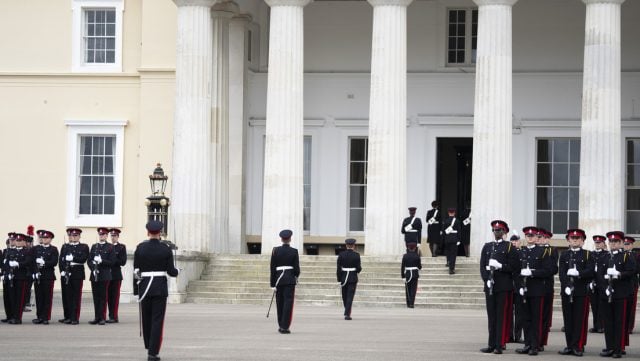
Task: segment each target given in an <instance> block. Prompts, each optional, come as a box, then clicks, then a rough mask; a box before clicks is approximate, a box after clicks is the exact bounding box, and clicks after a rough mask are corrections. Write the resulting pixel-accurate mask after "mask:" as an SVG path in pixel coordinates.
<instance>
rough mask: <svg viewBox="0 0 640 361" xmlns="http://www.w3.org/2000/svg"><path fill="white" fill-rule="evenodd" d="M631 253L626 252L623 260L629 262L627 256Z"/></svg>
mask: <svg viewBox="0 0 640 361" xmlns="http://www.w3.org/2000/svg"><path fill="white" fill-rule="evenodd" d="M628 255H629V253H626V252H625V254H624V257H623V258H622V262H627V256H628Z"/></svg>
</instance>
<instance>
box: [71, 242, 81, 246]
mask: <svg viewBox="0 0 640 361" xmlns="http://www.w3.org/2000/svg"><path fill="white" fill-rule="evenodd" d="M69 244H70V245H72V246H77V245H79V244H80V242H69Z"/></svg>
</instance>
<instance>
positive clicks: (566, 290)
mask: <svg viewBox="0 0 640 361" xmlns="http://www.w3.org/2000/svg"><path fill="white" fill-rule="evenodd" d="M564 294H565V295H567V296H570V295H571V287H568V286H567V287H565V288H564Z"/></svg>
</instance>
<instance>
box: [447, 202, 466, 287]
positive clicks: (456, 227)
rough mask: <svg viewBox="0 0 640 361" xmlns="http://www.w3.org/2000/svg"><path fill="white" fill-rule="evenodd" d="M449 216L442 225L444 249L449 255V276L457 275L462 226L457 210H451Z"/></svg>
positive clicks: (448, 212)
mask: <svg viewBox="0 0 640 361" xmlns="http://www.w3.org/2000/svg"><path fill="white" fill-rule="evenodd" d="M447 215H448V216H447V218H446V219H445V220H444V222H443V223H442V227H444V247H445V252H446V253H447V266H448V267H449V274H450V275H452V274H454V273H456V271H455V269H456V257H457V256H458V246H459V245H460V233H461V230H462V225H461V223H460V220H459V219H458V218H456V209H455V208H449V210H448V211H447Z"/></svg>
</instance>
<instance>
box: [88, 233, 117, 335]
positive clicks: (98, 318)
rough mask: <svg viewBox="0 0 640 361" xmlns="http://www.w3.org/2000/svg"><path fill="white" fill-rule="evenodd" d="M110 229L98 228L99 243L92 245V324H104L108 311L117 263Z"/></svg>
mask: <svg viewBox="0 0 640 361" xmlns="http://www.w3.org/2000/svg"><path fill="white" fill-rule="evenodd" d="M108 234H109V229H108V228H105V227H100V228H98V239H99V241H98V243H95V244H94V245H92V246H91V250H90V251H89V259H88V260H87V264H88V265H89V269H90V270H91V276H90V277H89V279H90V280H91V292H92V294H93V312H94V317H93V320H91V321H89V324H91V325H96V324H97V325H104V324H105V323H106V313H107V293H108V289H109V283H110V282H111V279H112V275H111V266H112V265H113V264H114V263H115V254H114V252H113V246H112V245H111V244H109V243H108V242H107V235H108Z"/></svg>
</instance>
